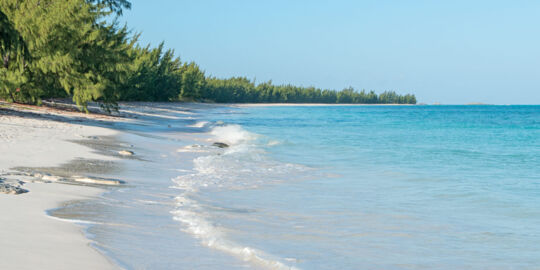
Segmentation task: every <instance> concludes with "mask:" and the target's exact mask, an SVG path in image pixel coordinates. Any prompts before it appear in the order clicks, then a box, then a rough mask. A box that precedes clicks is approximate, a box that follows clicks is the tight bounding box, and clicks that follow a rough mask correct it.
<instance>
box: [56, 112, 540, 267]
mask: <svg viewBox="0 0 540 270" xmlns="http://www.w3.org/2000/svg"><path fill="white" fill-rule="evenodd" d="M163 106H164V107H165V108H160V112H161V113H162V114H164V115H166V116H167V117H149V118H146V119H144V120H141V121H142V122H143V124H140V123H139V124H125V126H119V127H118V128H120V129H123V130H124V131H126V132H125V133H123V134H124V135H122V136H121V137H120V138H119V139H120V140H121V141H123V142H124V143H126V144H132V145H134V148H133V149H134V151H135V152H136V153H137V155H138V156H140V157H141V159H132V160H126V161H124V162H123V163H122V168H121V170H120V171H119V172H118V173H117V174H118V176H119V177H121V178H122V179H125V180H126V181H128V183H129V184H128V185H127V186H126V187H124V188H118V189H111V190H110V191H109V192H107V193H106V194H104V195H103V198H102V199H101V200H94V201H84V202H77V203H72V204H70V205H68V206H66V207H65V208H63V209H59V210H58V211H56V213H55V215H57V216H60V217H62V216H64V217H67V216H69V217H70V218H76V219H77V220H79V221H80V222H82V223H85V224H86V226H88V227H87V229H86V233H87V235H88V237H90V238H91V239H92V240H93V241H94V243H95V244H94V245H95V247H96V248H98V249H99V250H101V251H102V252H104V253H105V254H107V255H108V256H109V257H110V258H111V259H112V260H113V261H115V262H116V263H118V264H119V265H120V266H122V267H124V268H126V269H540V106H490V105H486V106H266V107H265V106H253V107H251V106H247V107H245V106H240V107H236V106H215V107H209V108H206V109H192V110H188V111H181V110H179V109H177V108H174V106H175V105H163ZM213 142H222V143H226V144H228V145H229V147H227V148H219V147H215V146H211V144H212V143H213Z"/></svg>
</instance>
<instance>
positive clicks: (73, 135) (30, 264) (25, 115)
mask: <svg viewBox="0 0 540 270" xmlns="http://www.w3.org/2000/svg"><path fill="white" fill-rule="evenodd" d="M8 106H9V105H8ZM29 110H31V111H28V110H25V109H24V108H22V109H21V108H20V107H17V108H16V110H11V108H9V109H6V105H4V106H3V107H0V178H4V181H5V182H7V183H19V184H20V183H22V188H24V189H27V190H29V192H28V193H24V194H21V195H7V194H1V193H0V213H1V214H0V268H1V269H114V268H116V267H115V266H114V265H113V264H112V263H110V262H109V261H108V259H107V258H106V257H105V256H103V255H101V254H100V253H99V252H98V251H97V250H96V249H94V248H93V247H91V246H90V240H88V239H86V238H85V237H84V235H83V233H82V231H81V228H80V227H79V226H78V225H76V224H74V223H71V222H67V221H62V220H60V219H55V218H53V217H50V216H48V215H47V214H46V210H48V209H52V208H56V207H60V206H62V203H63V202H66V201H70V200H82V199H89V198H95V197H96V196H98V195H99V194H100V193H101V192H103V190H102V189H98V188H93V187H86V186H78V185H67V184H59V183H31V181H29V180H28V179H23V178H22V177H20V176H17V175H10V173H12V172H14V170H13V169H12V168H14V167H21V166H22V167H53V166H58V165H60V164H63V163H67V162H69V161H71V160H74V159H78V158H84V159H99V160H112V159H114V158H113V157H106V156H103V155H99V154H97V153H94V152H93V151H92V150H91V149H90V148H88V147H86V146H83V145H80V144H76V143H73V142H69V141H70V140H81V139H85V138H88V137H89V136H112V135H114V134H115V131H112V130H110V129H106V128H102V127H98V126H99V124H100V123H99V122H98V121H102V120H97V118H103V116H98V117H95V118H92V116H86V115H83V114H80V113H74V112H68V113H65V114H62V113H60V112H48V111H46V110H42V109H36V108H31V109H29ZM106 120H107V121H109V120H110V119H106ZM110 121H112V120H110ZM19 180H22V182H19Z"/></svg>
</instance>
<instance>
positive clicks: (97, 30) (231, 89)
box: [0, 0, 416, 109]
mask: <svg viewBox="0 0 540 270" xmlns="http://www.w3.org/2000/svg"><path fill="white" fill-rule="evenodd" d="M130 7H131V4H130V3H129V2H128V1H127V0H25V1H20V0H0V56H1V59H0V61H1V66H0V98H1V99H6V100H8V101H12V102H20V103H34V104H39V103H40V102H41V100H42V99H46V98H53V97H55V98H56V97H69V98H72V99H73V101H74V102H76V103H77V104H78V105H79V106H80V107H81V108H83V109H85V108H86V104H87V103H88V102H90V101H98V102H101V103H102V104H104V106H105V107H106V108H107V109H114V108H115V106H116V102H117V101H178V100H180V101H182V100H187V101H206V102H237V103H241V102H290V103H366V104H376V103H378V104H389V103H398V104H415V103H416V98H415V96H414V95H410V94H407V95H398V94H396V93H395V92H393V91H390V92H384V93H382V94H380V95H377V94H376V93H374V92H373V91H370V92H365V91H355V90H354V89H352V88H346V89H343V90H341V91H335V90H323V89H319V88H314V87H298V86H293V85H274V84H272V83H271V82H263V83H259V84H256V83H255V82H254V81H252V80H249V79H247V78H244V77H233V78H228V79H219V78H215V77H211V76H207V75H205V73H204V71H202V70H201V69H200V68H199V66H198V65H197V64H195V63H193V62H189V63H188V62H182V61H181V60H180V58H178V57H176V56H175V55H174V51H173V50H171V49H165V48H164V46H163V43H161V44H160V45H159V46H157V47H155V48H151V47H150V46H146V47H141V46H140V45H139V44H138V38H139V34H135V35H130V34H129V31H128V29H127V27H126V26H123V27H120V26H119V25H118V23H117V21H116V20H114V21H113V22H110V18H111V17H117V16H121V14H122V10H123V9H127V8H130Z"/></svg>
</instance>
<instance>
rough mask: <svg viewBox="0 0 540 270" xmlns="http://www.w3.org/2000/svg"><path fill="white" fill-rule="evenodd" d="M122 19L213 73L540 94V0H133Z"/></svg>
mask: <svg viewBox="0 0 540 270" xmlns="http://www.w3.org/2000/svg"><path fill="white" fill-rule="evenodd" d="M131 3H132V8H131V10H127V11H124V15H123V16H122V18H121V19H120V21H121V22H126V23H127V25H128V27H129V28H130V29H132V31H134V32H142V36H141V38H140V42H141V44H143V45H146V44H149V43H150V44H152V45H155V46H157V45H158V44H159V43H160V42H161V41H164V42H165V46H166V47H167V48H172V49H174V50H175V52H176V54H177V55H178V56H180V58H181V59H182V61H195V62H196V63H197V64H199V66H200V67H201V68H202V69H203V70H205V72H206V74H208V75H213V76H216V77H220V78H224V77H231V76H245V77H247V78H250V79H255V80H256V81H257V82H263V81H268V80H272V82H274V83H275V84H288V83H291V84H295V85H302V86H316V87H320V88H325V89H336V90H340V89H343V88H345V87H349V86H352V87H354V88H355V89H358V90H361V89H366V90H374V91H375V92H377V93H380V92H382V91H385V90H394V91H396V92H398V93H401V94H405V93H414V94H415V95H416V97H417V99H418V101H419V102H423V103H428V104H431V103H442V104H465V103H472V102H482V103H489V104H540V1H538V0H530V1H527V0H512V1H498V0H490V1H483V0H467V1H462V0H453V1H419V0H418V1H416V0H411V1H399V0H396V1H390V0H373V1H369V0H366V1H362V0H357V1H354V0H333V1H322V0H311V1H307V0H306V1H300V0H228V1H226V0H215V1H210V0H197V1H185V0H176V1H175V0H160V1H148V0H131Z"/></svg>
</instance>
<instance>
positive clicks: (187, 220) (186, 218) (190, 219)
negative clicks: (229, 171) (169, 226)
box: [171, 192, 297, 270]
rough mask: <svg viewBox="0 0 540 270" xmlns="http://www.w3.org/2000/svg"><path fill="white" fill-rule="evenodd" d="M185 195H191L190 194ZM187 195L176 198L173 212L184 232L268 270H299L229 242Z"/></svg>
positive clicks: (251, 249) (256, 251) (212, 246)
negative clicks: (175, 206) (176, 205)
mask: <svg viewBox="0 0 540 270" xmlns="http://www.w3.org/2000/svg"><path fill="white" fill-rule="evenodd" d="M185 194H189V192H186V193H185ZM185 194H184V195H183V196H178V197H176V201H177V204H178V206H179V208H178V209H177V210H174V211H171V213H172V214H173V216H174V217H173V219H174V220H176V221H179V222H181V223H182V224H184V225H185V229H184V231H186V232H188V233H190V234H192V235H194V236H195V237H196V238H198V239H200V240H201V243H202V244H203V245H205V246H207V247H209V248H213V249H216V250H219V251H222V252H225V253H228V254H231V255H233V256H235V257H238V258H240V259H242V260H243V261H247V262H250V263H253V264H255V265H259V266H261V267H265V268H267V269H276V270H279V269H297V268H295V267H292V266H288V265H285V264H284V263H282V262H280V261H278V260H276V259H271V256H270V255H268V254H266V253H265V252H263V251H261V250H258V249H254V248H251V247H246V246H242V245H239V244H237V243H235V242H232V241H230V240H228V239H227V238H226V237H225V236H224V235H223V233H222V232H221V230H220V229H219V228H218V227H216V226H214V225H213V224H212V223H211V222H209V221H208V220H207V219H206V218H204V214H203V213H204V211H202V209H201V206H200V205H199V204H198V203H197V202H196V201H194V200H191V199H189V198H187V195H185Z"/></svg>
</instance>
